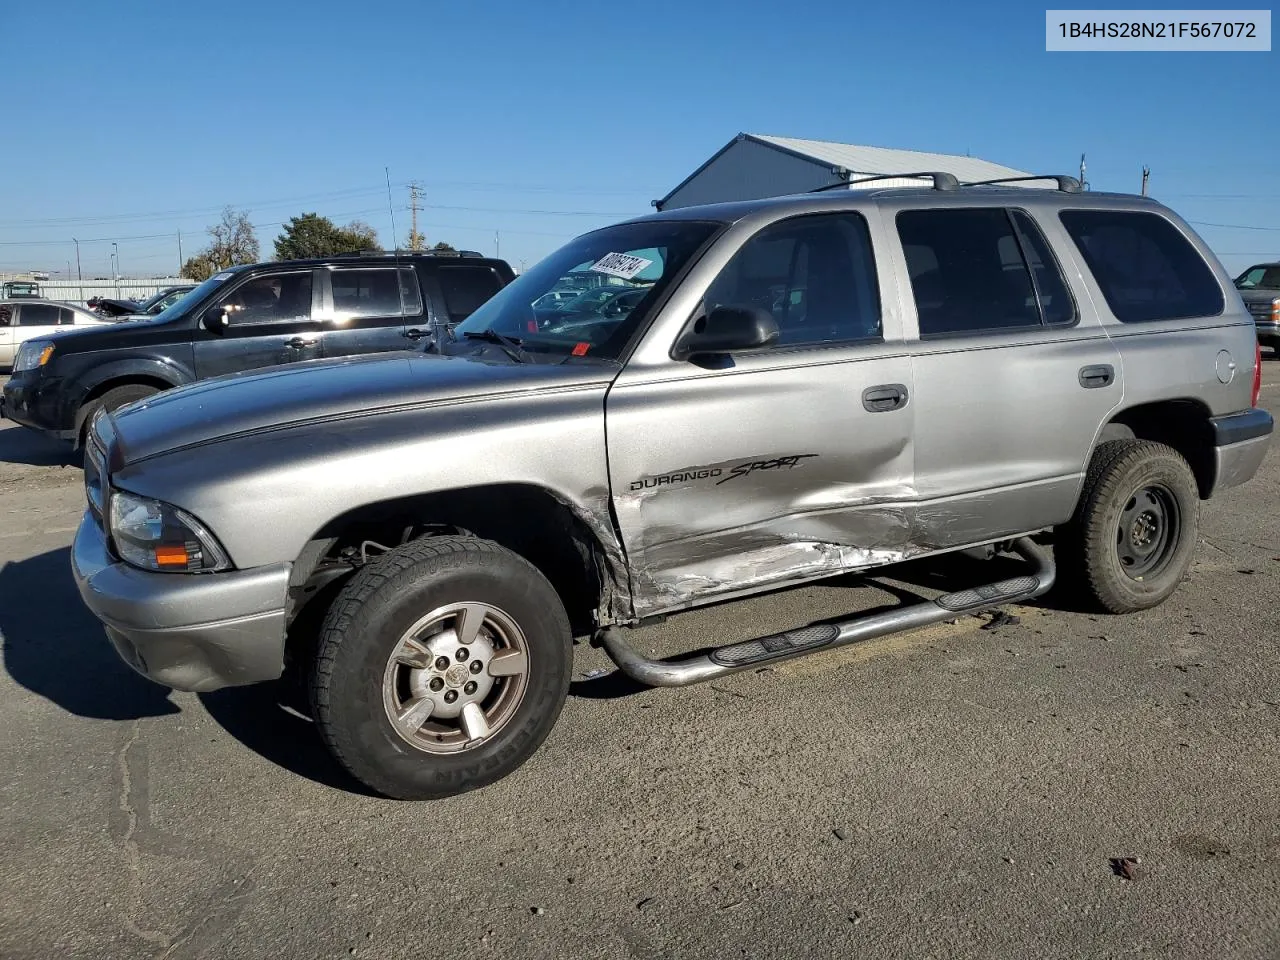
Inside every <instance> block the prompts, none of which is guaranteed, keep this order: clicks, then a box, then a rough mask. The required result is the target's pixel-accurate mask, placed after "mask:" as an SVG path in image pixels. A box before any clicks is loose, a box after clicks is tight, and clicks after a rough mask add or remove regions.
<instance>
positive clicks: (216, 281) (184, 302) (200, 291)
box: [154, 270, 235, 320]
mask: <svg viewBox="0 0 1280 960" xmlns="http://www.w3.org/2000/svg"><path fill="white" fill-rule="evenodd" d="M234 276H235V273H233V272H231V271H229V270H223V271H222V272H221V273H215V274H214V275H213V276H212V277H210V278H209V279H208V280H206V281H204V283H201V284H200V285H198V286H195V287H192V288H191V289H190V290H188V291H187V292H186V293H184V294H183V295H182V296H180V297H179V298H178V299H177V300H175V301H174V302H173V303H171V304H169V306H168V307H166V308H165V309H164V310H162V311H160V312H159V313H157V314H156V315H155V317H154V319H155V320H172V319H173V318H174V317H176V316H179V315H181V314H184V313H186V308H187V306H188V305H194V304H197V303H199V302H200V301H202V300H204V299H205V297H207V296H209V294H211V293H213V291H214V290H217V289H218V288H219V287H221V286H222V285H223V284H224V283H226V282H227V281H228V280H230V279H231V278H232V277H234Z"/></svg>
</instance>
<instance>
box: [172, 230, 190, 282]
mask: <svg viewBox="0 0 1280 960" xmlns="http://www.w3.org/2000/svg"><path fill="white" fill-rule="evenodd" d="M186 262H187V261H185V260H183V259H182V229H181V228H179V229H178V272H177V273H176V274H174V276H176V277H180V276H182V268H183V266H184V265H185V264H186Z"/></svg>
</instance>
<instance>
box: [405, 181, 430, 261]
mask: <svg viewBox="0 0 1280 960" xmlns="http://www.w3.org/2000/svg"><path fill="white" fill-rule="evenodd" d="M419 209H420V208H419V206H418V183H417V181H416V180H415V181H414V182H412V183H410V184H409V214H410V216H411V218H412V222H411V225H410V227H409V249H410V250H423V249H426V246H427V243H426V238H425V237H423V236H422V234H420V233H419V232H418V210H419Z"/></svg>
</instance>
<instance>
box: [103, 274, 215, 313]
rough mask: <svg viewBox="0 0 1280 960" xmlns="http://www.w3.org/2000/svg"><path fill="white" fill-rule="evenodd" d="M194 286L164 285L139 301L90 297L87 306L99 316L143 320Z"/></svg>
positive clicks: (189, 284) (176, 300) (181, 296)
mask: <svg viewBox="0 0 1280 960" xmlns="http://www.w3.org/2000/svg"><path fill="white" fill-rule="evenodd" d="M195 288H196V285H195V284H194V283H188V284H184V285H181V286H174V287H165V288H163V289H162V290H158V291H157V292H156V293H154V294H152V295H151V296H150V297H147V298H146V299H145V300H141V301H139V300H112V299H108V298H105V297H91V298H89V300H88V306H89V309H91V310H93V311H94V312H95V313H97V314H99V315H100V316H104V317H117V318H119V319H121V320H143V319H146V318H147V317H154V316H158V315H159V314H161V313H163V312H164V311H165V310H167V309H169V308H170V307H171V306H173V305H174V304H175V303H177V302H178V301H179V300H181V299H182V298H183V297H184V296H186V295H187V294H188V293H190V292H191V291H192V290H194V289H195Z"/></svg>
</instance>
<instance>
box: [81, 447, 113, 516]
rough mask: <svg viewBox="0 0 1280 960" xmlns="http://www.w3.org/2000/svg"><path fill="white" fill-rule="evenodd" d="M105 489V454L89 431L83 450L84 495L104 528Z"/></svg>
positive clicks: (90, 510) (91, 510)
mask: <svg viewBox="0 0 1280 960" xmlns="http://www.w3.org/2000/svg"><path fill="white" fill-rule="evenodd" d="M106 490H107V456H106V454H105V453H104V452H103V450H102V447H101V446H100V445H99V444H98V440H97V438H96V437H95V436H94V435H93V433H92V431H90V434H89V442H88V443H87V444H86V445H85V451H84V496H85V500H87V501H88V503H89V512H90V513H92V514H93V516H94V519H95V520H97V521H98V524H99V526H102V527H103V528H104V529H105V527H106V523H105V520H104V513H105V510H106V502H107V498H106Z"/></svg>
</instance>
